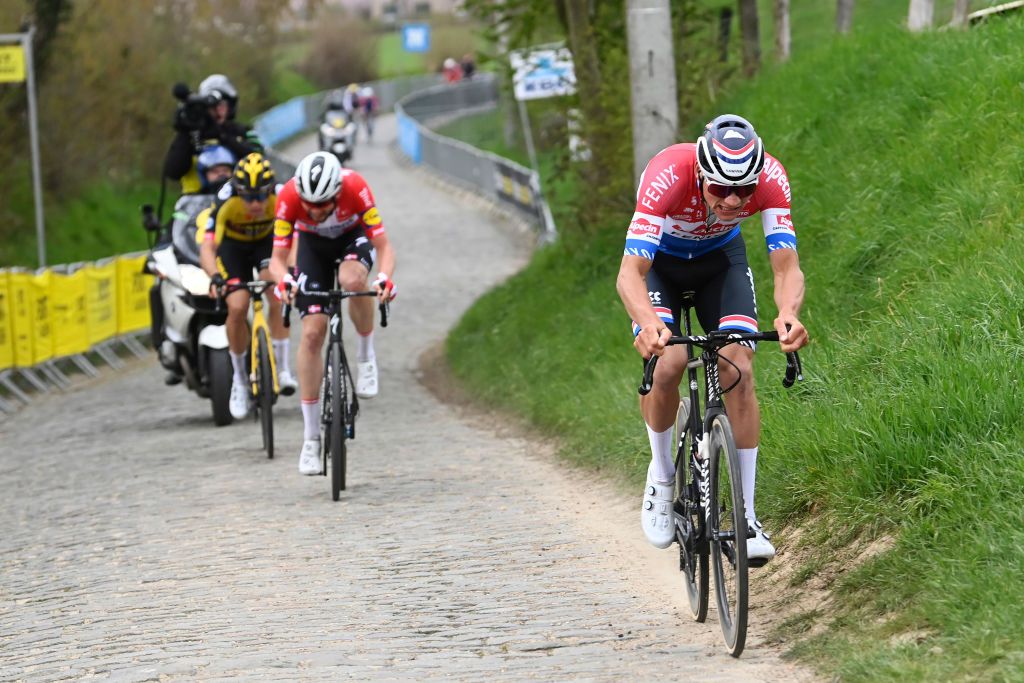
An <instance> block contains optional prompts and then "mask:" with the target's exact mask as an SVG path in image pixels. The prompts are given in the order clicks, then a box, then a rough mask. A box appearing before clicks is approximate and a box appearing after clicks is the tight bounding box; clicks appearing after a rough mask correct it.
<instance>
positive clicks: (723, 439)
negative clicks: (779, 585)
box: [708, 414, 748, 657]
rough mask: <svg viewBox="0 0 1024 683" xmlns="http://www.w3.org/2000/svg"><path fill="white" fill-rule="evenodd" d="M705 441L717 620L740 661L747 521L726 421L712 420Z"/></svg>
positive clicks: (743, 641)
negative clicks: (707, 456) (706, 440)
mask: <svg viewBox="0 0 1024 683" xmlns="http://www.w3.org/2000/svg"><path fill="white" fill-rule="evenodd" d="M708 438H710V439H711V441H710V443H709V445H710V448H709V451H710V452H709V460H710V463H709V464H710V468H709V470H710V472H709V476H710V483H711V487H710V501H709V506H708V507H709V514H708V535H709V537H710V539H711V563H712V566H713V567H714V574H715V596H716V598H717V605H718V620H719V622H720V623H721V625H722V635H723V636H725V644H726V647H727V648H728V650H729V654H730V655H732V656H733V657H739V656H740V653H742V652H743V647H744V645H745V644H746V639H747V601H748V592H747V591H748V586H747V520H746V514H745V513H744V508H743V479H742V477H741V475H740V467H739V464H740V460H739V455H738V454H737V453H736V442H735V440H734V439H733V435H732V426H731V425H730V424H729V418H728V417H726V416H725V415H724V414H720V415H716V416H715V417H714V419H713V420H712V421H711V428H710V430H709V434H708Z"/></svg>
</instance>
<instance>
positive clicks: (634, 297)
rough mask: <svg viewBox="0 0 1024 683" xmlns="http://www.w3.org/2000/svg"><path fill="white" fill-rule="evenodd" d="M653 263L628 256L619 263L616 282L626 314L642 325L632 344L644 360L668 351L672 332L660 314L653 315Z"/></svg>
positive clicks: (642, 258) (639, 257)
mask: <svg viewBox="0 0 1024 683" xmlns="http://www.w3.org/2000/svg"><path fill="white" fill-rule="evenodd" d="M651 263H652V261H651V260H650V259H646V258H644V257H643V256H634V255H633V254H625V255H624V256H623V257H622V263H621V264H619V275H618V277H617V278H616V280H615V289H616V290H617V291H618V292H619V298H620V299H622V304H623V305H624V306H625V307H626V312H627V313H629V315H630V316H631V317H632V318H633V320H634V321H636V324H637V325H639V326H640V334H638V335H637V337H636V340H635V341H634V343H633V345H634V346H635V347H636V350H637V351H639V352H640V354H641V355H642V356H643V357H644V358H650V356H651V354H654V355H657V356H660V355H661V354H662V353H664V352H665V342H667V341H668V339H669V337H671V336H672V332H671V331H670V330H669V329H668V327H666V326H665V323H664V322H662V320H661V318H659V317H658V314H657V313H655V312H654V306H652V305H651V298H650V296H648V294H647V281H646V280H645V278H646V277H647V271H649V270H650V269H651Z"/></svg>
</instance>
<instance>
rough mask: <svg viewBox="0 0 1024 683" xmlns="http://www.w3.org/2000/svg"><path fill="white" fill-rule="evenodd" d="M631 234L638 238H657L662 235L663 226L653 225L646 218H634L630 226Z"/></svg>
mask: <svg viewBox="0 0 1024 683" xmlns="http://www.w3.org/2000/svg"><path fill="white" fill-rule="evenodd" d="M629 233H630V234H631V235H636V236H637V237H647V236H650V237H657V236H658V235H659V234H660V233H661V226H660V225H658V224H657V223H652V222H650V221H649V220H647V219H646V218H639V217H638V218H634V219H633V220H632V221H631V222H630V224H629Z"/></svg>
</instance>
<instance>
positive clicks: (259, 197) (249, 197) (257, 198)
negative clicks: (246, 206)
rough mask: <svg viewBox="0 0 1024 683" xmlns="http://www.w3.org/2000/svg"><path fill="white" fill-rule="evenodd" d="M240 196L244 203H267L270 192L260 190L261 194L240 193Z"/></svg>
mask: <svg viewBox="0 0 1024 683" xmlns="http://www.w3.org/2000/svg"><path fill="white" fill-rule="evenodd" d="M238 196H239V197H240V198H241V199H242V201H243V202H265V201H267V197H269V196H270V190H260V191H259V192H239V193H238Z"/></svg>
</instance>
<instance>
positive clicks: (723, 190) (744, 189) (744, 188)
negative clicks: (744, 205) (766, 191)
mask: <svg viewBox="0 0 1024 683" xmlns="http://www.w3.org/2000/svg"><path fill="white" fill-rule="evenodd" d="M707 187H708V192H709V193H711V194H712V195H714V196H715V197H718V198H719V199H725V198H726V197H728V196H729V195H731V194H735V195H736V196H737V197H739V198H740V199H746V198H747V197H749V196H750V195H752V194H754V192H755V191H756V190H757V183H754V184H753V185H716V184H715V183H708V184H707Z"/></svg>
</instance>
